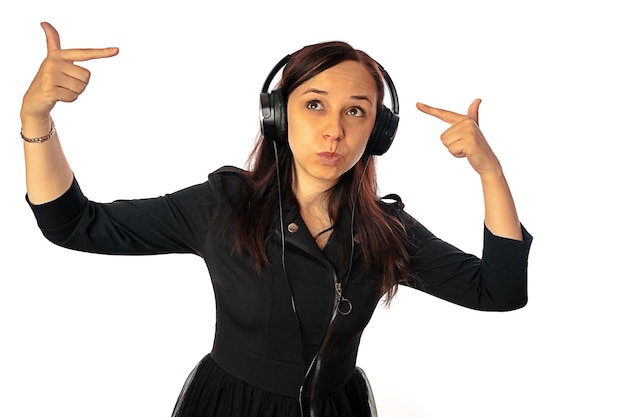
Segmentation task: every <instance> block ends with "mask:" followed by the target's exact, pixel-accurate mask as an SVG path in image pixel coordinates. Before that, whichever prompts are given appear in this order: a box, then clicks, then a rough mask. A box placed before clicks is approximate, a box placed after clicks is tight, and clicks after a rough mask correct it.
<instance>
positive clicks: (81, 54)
mask: <svg viewBox="0 0 626 417" xmlns="http://www.w3.org/2000/svg"><path fill="white" fill-rule="evenodd" d="M118 52H119V49H118V48H87V49H64V50H63V51H61V57H62V58H63V59H64V60H66V61H72V62H73V61H89V60H90V59H99V58H109V57H112V56H115V55H117V53H118Z"/></svg>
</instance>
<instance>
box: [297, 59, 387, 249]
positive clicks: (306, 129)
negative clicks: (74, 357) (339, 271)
mask: <svg viewBox="0 0 626 417" xmlns="http://www.w3.org/2000/svg"><path fill="white" fill-rule="evenodd" d="M376 98H377V92H376V85H375V84H374V79H373V78H372V76H371V75H370V74H369V72H368V71H367V69H366V68H365V66H363V65H362V64H360V63H358V62H355V61H345V62H342V63H340V64H338V65H336V66H334V67H332V68H329V69H327V70H326V71H323V72H322V73H320V74H318V75H316V76H315V77H313V78H311V79H310V80H308V81H306V82H304V83H303V84H302V85H300V86H298V87H297V88H296V89H295V90H294V91H293V92H292V93H291V94H290V96H289V100H288V102H287V115H288V116H287V117H288V124H287V125H288V129H289V131H288V135H289V146H290V148H291V151H292V153H293V157H294V168H295V169H294V171H295V178H294V179H295V181H294V184H295V186H294V191H295V194H296V198H297V199H298V202H299V203H300V213H301V215H302V218H303V219H304V221H305V223H306V224H307V226H308V228H309V230H310V232H311V234H312V235H314V236H315V235H316V234H317V233H318V232H319V231H321V230H324V229H326V228H327V227H328V226H330V219H329V217H328V210H327V208H326V199H325V197H324V195H325V194H324V193H325V192H326V191H328V189H330V188H331V187H333V186H334V185H335V184H337V182H338V181H339V179H340V178H341V176H342V175H343V174H345V173H346V172H347V171H348V170H350V169H351V168H352V167H353V166H354V165H355V164H356V163H357V161H358V160H359V159H360V158H361V156H362V155H363V151H364V150H365V147H366V145H367V141H368V139H369V136H370V133H371V132H372V129H373V128H374V122H375V120H376ZM320 239H321V240H318V244H320V246H323V245H324V243H325V242H324V241H325V240H327V239H328V235H326V236H323V237H320Z"/></svg>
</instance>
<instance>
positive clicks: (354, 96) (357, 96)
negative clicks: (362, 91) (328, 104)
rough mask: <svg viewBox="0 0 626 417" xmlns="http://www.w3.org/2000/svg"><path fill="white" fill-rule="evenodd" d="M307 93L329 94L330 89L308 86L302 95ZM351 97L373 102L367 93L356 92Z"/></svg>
mask: <svg viewBox="0 0 626 417" xmlns="http://www.w3.org/2000/svg"><path fill="white" fill-rule="evenodd" d="M307 93H315V94H321V95H328V91H324V90H319V89H317V88H308V89H306V90H305V91H303V92H302V94H301V95H305V94H307ZM350 98H352V99H355V100H365V101H367V102H369V103H371V102H372V100H370V98H369V97H368V96H365V95H359V94H356V95H352V96H350Z"/></svg>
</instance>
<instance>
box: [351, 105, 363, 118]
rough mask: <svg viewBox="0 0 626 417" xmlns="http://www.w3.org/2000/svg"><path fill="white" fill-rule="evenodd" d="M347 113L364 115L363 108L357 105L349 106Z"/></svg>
mask: <svg viewBox="0 0 626 417" xmlns="http://www.w3.org/2000/svg"><path fill="white" fill-rule="evenodd" d="M348 114H349V115H350V116H355V117H363V116H365V110H363V109H362V108H361V107H359V106H355V107H350V109H349V110H348Z"/></svg>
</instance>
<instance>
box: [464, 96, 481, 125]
mask: <svg viewBox="0 0 626 417" xmlns="http://www.w3.org/2000/svg"><path fill="white" fill-rule="evenodd" d="M481 102H482V100H481V99H479V98H477V99H476V100H474V101H472V104H470V106H469V109H467V115H468V116H469V118H470V119H472V120H473V121H474V122H476V124H478V107H479V106H480V103H481Z"/></svg>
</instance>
